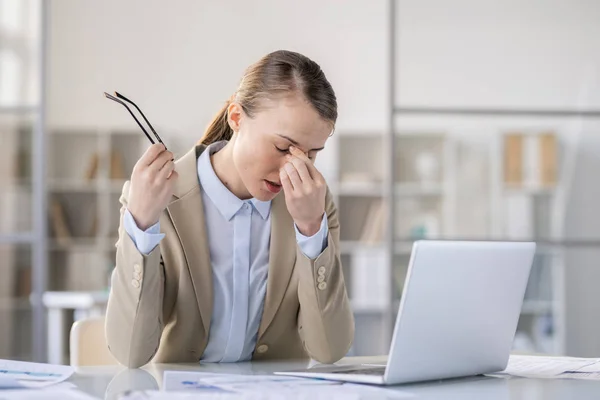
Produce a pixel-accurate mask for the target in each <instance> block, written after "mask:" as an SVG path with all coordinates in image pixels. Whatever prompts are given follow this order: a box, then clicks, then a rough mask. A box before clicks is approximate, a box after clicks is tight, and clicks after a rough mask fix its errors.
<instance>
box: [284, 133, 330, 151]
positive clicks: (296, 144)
mask: <svg viewBox="0 0 600 400" xmlns="http://www.w3.org/2000/svg"><path fill="white" fill-rule="evenodd" d="M277 136H279V137H282V138H284V139H286V140H289V141H290V142H292V144H293V145H294V146H298V142H296V141H295V140H294V139H292V138H289V137H287V136H285V135H280V134H279V133H278V134H277ZM324 148H325V147H319V148H318V149H311V150H309V151H321V150H323V149H324Z"/></svg>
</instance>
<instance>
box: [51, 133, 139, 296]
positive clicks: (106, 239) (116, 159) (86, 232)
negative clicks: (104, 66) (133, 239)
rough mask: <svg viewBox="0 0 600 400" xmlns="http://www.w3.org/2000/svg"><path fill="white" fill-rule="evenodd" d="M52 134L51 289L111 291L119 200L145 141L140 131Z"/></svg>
mask: <svg viewBox="0 0 600 400" xmlns="http://www.w3.org/2000/svg"><path fill="white" fill-rule="evenodd" d="M50 135H51V140H50V147H49V155H50V157H49V158H48V165H47V174H48V176H47V180H48V183H49V184H48V186H47V190H48V203H49V205H50V208H49V212H50V214H49V224H48V228H49V229H48V267H49V271H50V274H49V276H50V278H51V279H50V280H49V282H48V290H52V291H63V290H66V291H93V292H97V291H102V290H107V288H108V285H109V275H110V272H111V271H112V269H113V267H114V262H115V261H114V260H115V247H114V244H115V242H116V236H117V228H118V224H119V212H118V210H119V208H120V203H119V197H120V195H121V191H122V188H123V184H124V183H125V180H126V177H129V176H130V175H131V172H132V170H133V166H134V165H135V162H136V161H137V160H138V159H139V157H140V155H141V154H142V152H143V151H144V148H143V145H144V144H145V142H144V139H145V138H144V137H143V136H142V135H141V134H140V133H139V132H137V131H94V130H89V131H85V130H55V131H51V132H50ZM67 155H68V156H67ZM71 155H72V156H71Z"/></svg>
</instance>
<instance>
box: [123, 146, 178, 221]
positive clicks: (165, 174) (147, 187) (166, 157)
mask: <svg viewBox="0 0 600 400" xmlns="http://www.w3.org/2000/svg"><path fill="white" fill-rule="evenodd" d="M177 177H178V174H177V171H175V163H174V162H173V153H171V152H170V151H168V150H166V149H165V146H164V145H163V144H161V143H156V144H153V145H152V146H150V147H149V148H148V150H146V152H145V153H144V155H142V157H141V158H140V159H139V160H138V162H137V163H136V164H135V167H133V173H132V174H131V184H130V187H129V202H128V205H127V209H128V210H129V212H130V213H131V215H132V216H133V219H134V220H135V222H136V224H137V226H138V228H139V229H141V230H143V231H145V230H146V229H148V228H149V227H151V226H152V225H154V224H156V223H157V222H158V219H159V217H160V213H161V212H162V211H163V210H164V209H165V208H167V205H168V204H169V201H170V200H171V196H172V195H173V187H174V184H175V181H176V180H177Z"/></svg>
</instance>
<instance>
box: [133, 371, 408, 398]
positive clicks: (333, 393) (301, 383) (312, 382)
mask: <svg viewBox="0 0 600 400" xmlns="http://www.w3.org/2000/svg"><path fill="white" fill-rule="evenodd" d="M411 397H413V395H411V394H409V393H406V392H402V391H397V390H390V389H385V388H379V387H372V386H367V385H356V384H350V383H342V382H333V381H325V380H321V379H306V378H297V377H288V376H277V375H234V374H213V373H202V372H187V371H186V372H183V371H165V373H164V376H163V390H162V391H139V392H130V393H128V394H126V395H125V396H123V397H121V398H122V399H126V400H146V399H152V400H162V399H165V400H167V399H168V400H178V399H190V398H194V399H209V398H210V399H222V400H226V399H241V398H243V399H268V400H272V399H273V400H274V399H281V400H294V399H306V400H319V399H324V400H335V399H350V400H354V399H404V398H411Z"/></svg>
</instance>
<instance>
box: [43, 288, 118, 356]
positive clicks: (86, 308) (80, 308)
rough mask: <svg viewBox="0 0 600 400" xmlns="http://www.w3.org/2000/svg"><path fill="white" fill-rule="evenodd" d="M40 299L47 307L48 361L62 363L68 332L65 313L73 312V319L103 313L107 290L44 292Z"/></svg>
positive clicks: (106, 300) (106, 301)
mask: <svg viewBox="0 0 600 400" xmlns="http://www.w3.org/2000/svg"><path fill="white" fill-rule="evenodd" d="M42 301H43V303H44V306H45V307H46V308H47V309H48V362H49V363H51V364H63V362H64V357H65V353H66V352H65V343H66V342H67V335H68V334H69V333H68V331H66V330H65V317H66V313H67V312H73V319H74V320H75V321H77V320H80V319H82V318H87V317H94V316H100V315H104V312H105V309H106V304H107V303H108V292H45V293H44V296H43V297H42Z"/></svg>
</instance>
